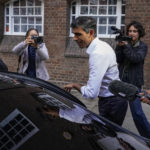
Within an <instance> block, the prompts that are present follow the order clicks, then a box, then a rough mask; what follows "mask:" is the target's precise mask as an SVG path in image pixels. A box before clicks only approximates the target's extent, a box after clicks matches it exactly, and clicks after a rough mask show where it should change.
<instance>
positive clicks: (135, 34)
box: [128, 26, 139, 42]
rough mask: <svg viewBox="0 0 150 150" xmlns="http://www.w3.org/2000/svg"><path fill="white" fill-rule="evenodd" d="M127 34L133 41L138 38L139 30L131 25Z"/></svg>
mask: <svg viewBox="0 0 150 150" xmlns="http://www.w3.org/2000/svg"><path fill="white" fill-rule="evenodd" d="M128 36H130V37H132V41H133V42H135V41H137V40H138V39H139V32H138V30H137V29H136V28H135V27H134V26H131V27H130V28H129V31H128Z"/></svg>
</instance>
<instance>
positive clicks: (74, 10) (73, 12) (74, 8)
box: [72, 6, 76, 14]
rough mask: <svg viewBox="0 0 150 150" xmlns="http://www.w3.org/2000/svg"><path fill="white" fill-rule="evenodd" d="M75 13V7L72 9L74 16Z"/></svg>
mask: <svg viewBox="0 0 150 150" xmlns="http://www.w3.org/2000/svg"><path fill="white" fill-rule="evenodd" d="M75 13H76V7H75V6H73V7H72V14H75Z"/></svg>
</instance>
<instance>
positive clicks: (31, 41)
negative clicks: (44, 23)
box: [26, 35, 43, 47]
mask: <svg viewBox="0 0 150 150" xmlns="http://www.w3.org/2000/svg"><path fill="white" fill-rule="evenodd" d="M41 43H43V38H42V37H40V36H35V35H31V36H28V37H27V38H26V44H28V45H31V46H33V47H37V45H38V44H41Z"/></svg>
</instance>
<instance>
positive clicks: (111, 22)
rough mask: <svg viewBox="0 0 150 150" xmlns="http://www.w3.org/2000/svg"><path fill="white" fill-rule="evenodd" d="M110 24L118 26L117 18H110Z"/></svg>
mask: <svg viewBox="0 0 150 150" xmlns="http://www.w3.org/2000/svg"><path fill="white" fill-rule="evenodd" d="M108 22H109V24H116V17H109V21H108Z"/></svg>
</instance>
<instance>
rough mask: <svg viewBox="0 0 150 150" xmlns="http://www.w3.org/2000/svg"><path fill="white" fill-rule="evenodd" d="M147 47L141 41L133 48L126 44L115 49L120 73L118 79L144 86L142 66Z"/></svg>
mask: <svg viewBox="0 0 150 150" xmlns="http://www.w3.org/2000/svg"><path fill="white" fill-rule="evenodd" d="M147 50H148V47H147V45H146V44H145V43H143V42H142V41H139V42H138V43H136V44H135V45H134V46H131V45H130V44H127V45H125V46H117V47H116V57H117V62H118V65H119V66H118V67H119V72H120V79H121V80H122V81H124V82H128V83H131V84H134V85H136V86H137V87H141V86H142V85H143V84H144V79H143V65H144V59H145V57H146V54H147Z"/></svg>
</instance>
